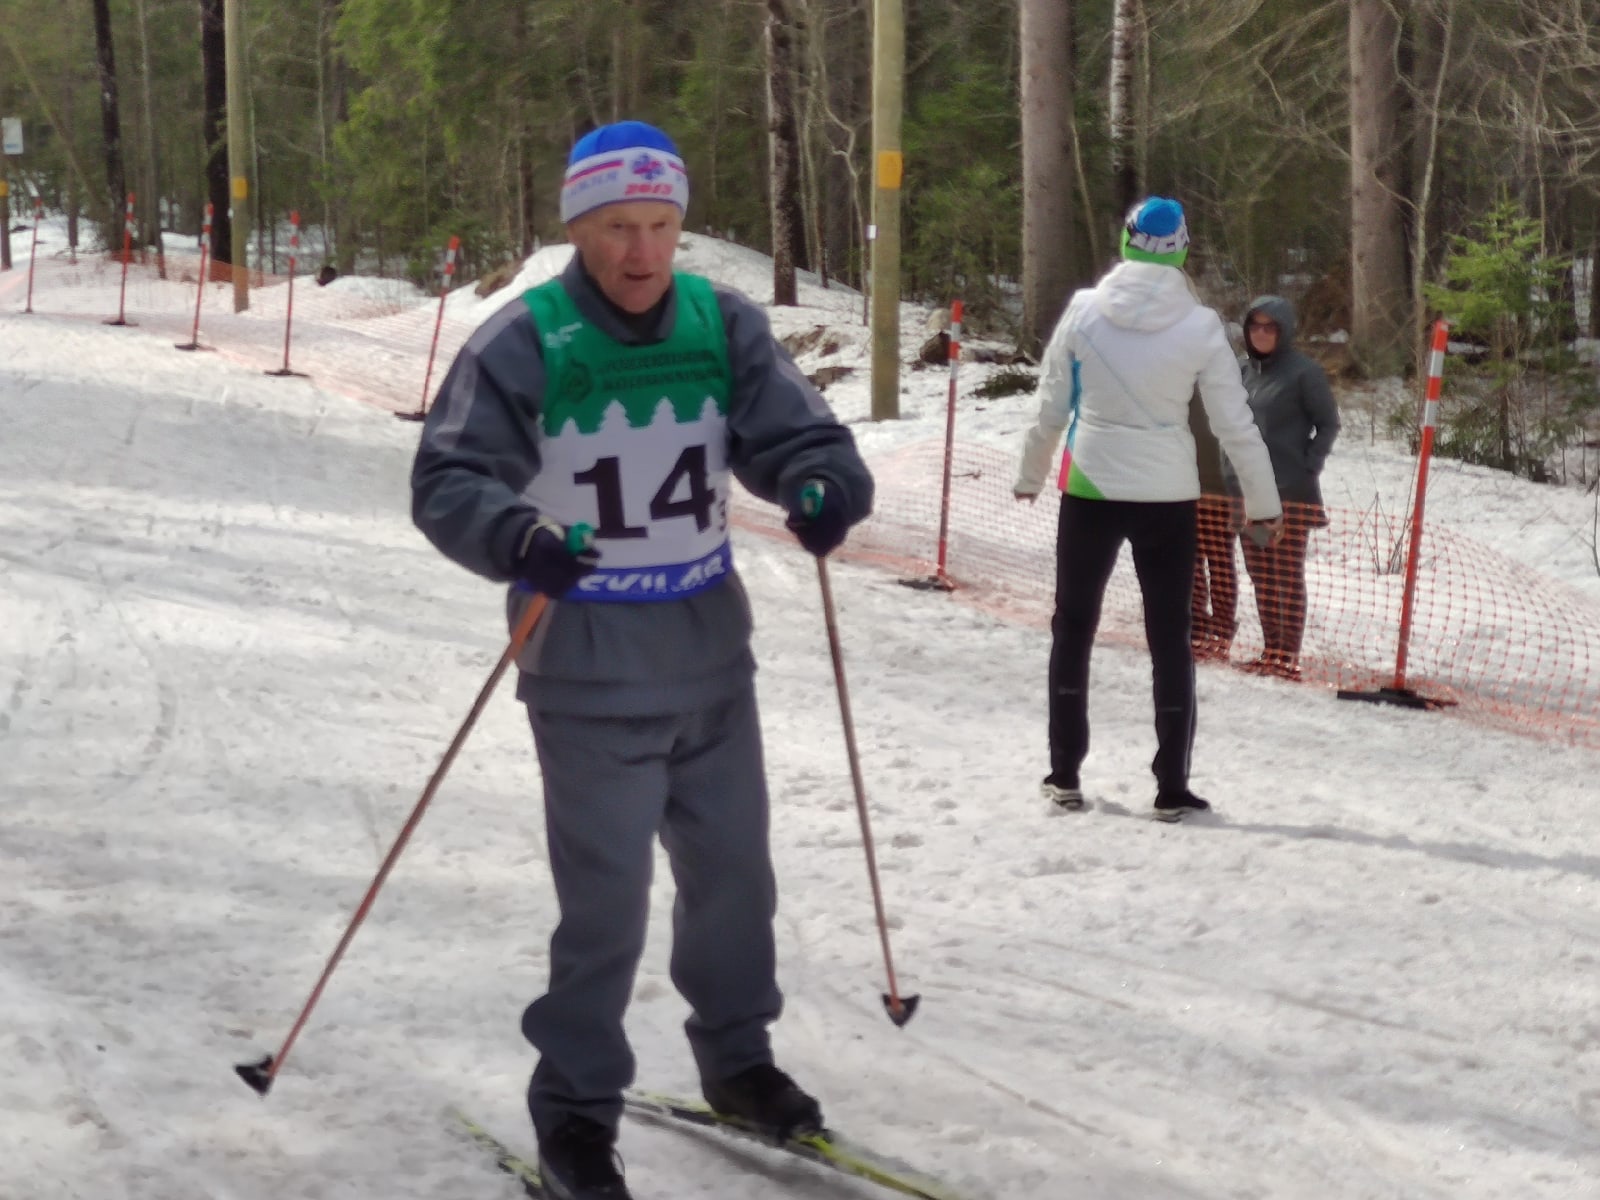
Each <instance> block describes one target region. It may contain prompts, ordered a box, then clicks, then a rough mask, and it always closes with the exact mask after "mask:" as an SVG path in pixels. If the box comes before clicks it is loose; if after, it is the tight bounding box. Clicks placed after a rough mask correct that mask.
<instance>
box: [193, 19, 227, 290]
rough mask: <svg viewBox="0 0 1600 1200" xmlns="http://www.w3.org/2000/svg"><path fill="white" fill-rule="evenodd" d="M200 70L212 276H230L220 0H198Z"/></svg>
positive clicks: (221, 277)
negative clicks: (203, 95) (203, 99)
mask: <svg viewBox="0 0 1600 1200" xmlns="http://www.w3.org/2000/svg"><path fill="white" fill-rule="evenodd" d="M200 70H201V75H202V77H203V88H204V93H205V113H204V115H203V116H202V118H201V126H202V129H203V131H204V132H203V136H204V137H205V142H206V198H207V200H208V201H209V202H210V204H211V264H212V269H213V272H214V273H213V274H212V276H211V277H212V278H213V279H219V280H228V279H231V278H232V277H233V275H232V272H231V269H230V264H232V262H233V218H232V217H231V216H230V214H229V208H228V205H229V199H228V142H227V138H226V136H225V131H224V121H225V120H226V118H227V112H228V69H227V58H226V52H225V49H224V46H223V21H222V0H200Z"/></svg>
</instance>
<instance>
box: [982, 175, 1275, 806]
mask: <svg viewBox="0 0 1600 1200" xmlns="http://www.w3.org/2000/svg"><path fill="white" fill-rule="evenodd" d="M1188 247H1189V233H1188V228H1187V225H1186V223H1185V221H1184V215H1183V207H1182V205H1180V204H1179V203H1178V202H1177V201H1176V200H1169V199H1167V198H1165V197H1162V196H1153V197H1151V198H1149V199H1147V200H1145V201H1142V202H1141V203H1139V204H1137V205H1135V206H1134V208H1133V210H1132V211H1131V212H1130V213H1129V214H1128V221H1127V225H1126V227H1125V228H1124V230H1123V235H1122V258H1123V261H1122V262H1120V263H1118V264H1117V265H1116V266H1115V267H1114V268H1112V269H1111V271H1109V272H1108V273H1107V274H1106V275H1105V276H1104V277H1102V278H1101V280H1100V281H1099V282H1098V283H1097V284H1096V285H1095V286H1094V287H1092V288H1084V289H1082V290H1080V291H1078V292H1077V293H1075V294H1074V295H1073V297H1072V300H1071V302H1070V303H1069V304H1068V305H1067V310H1066V312H1065V313H1063V314H1062V317H1061V320H1060V322H1059V323H1058V324H1057V325H1056V328H1055V332H1054V333H1053V334H1052V335H1051V337H1050V344H1049V346H1048V347H1046V349H1045V352H1044V361H1043V364H1042V366H1041V370H1040V376H1039V419H1038V422H1037V423H1036V424H1035V425H1034V427H1033V428H1032V429H1030V430H1029V431H1028V436H1027V442H1026V445H1025V446H1024V448H1023V452H1022V465H1021V469H1020V470H1019V472H1018V475H1017V481H1016V484H1015V485H1014V487H1013V489H1012V490H1013V492H1014V494H1015V495H1016V497H1017V499H1019V500H1029V501H1033V500H1036V499H1038V496H1039V492H1040V491H1041V489H1042V488H1043V486H1044V481H1045V475H1046V473H1047V472H1048V471H1049V468H1050V465H1051V460H1052V458H1053V457H1054V454H1055V448H1056V445H1057V443H1058V442H1059V441H1060V439H1061V434H1062V431H1063V430H1065V431H1066V435H1067V446H1066V452H1065V454H1064V455H1063V456H1062V459H1061V467H1060V470H1059V472H1058V475H1057V480H1056V483H1057V486H1058V487H1059V488H1060V489H1061V491H1062V492H1063V493H1064V494H1063V496H1062V500H1061V516H1060V521H1059V525H1058V529H1057V535H1056V611H1055V618H1054V620H1053V622H1052V623H1051V632H1052V635H1053V640H1052V645H1051V650H1050V717H1049V731H1050V774H1049V775H1047V776H1046V777H1045V780H1044V784H1043V792H1044V795H1045V797H1046V798H1047V799H1048V800H1049V801H1050V802H1051V805H1052V807H1053V808H1054V809H1055V810H1075V809H1081V808H1083V807H1084V799H1083V791H1082V788H1081V782H1080V779H1079V775H1078V772H1079V768H1080V767H1081V766H1082V765H1083V760H1084V757H1085V755H1087V753H1088V751H1089V702H1088V701H1089V697H1088V689H1089V655H1090V650H1091V648H1092V647H1093V644H1094V635H1095V630H1096V628H1097V626H1098V625H1099V622H1100V603H1101V598H1102V597H1103V595H1104V593H1105V587H1106V581H1107V580H1108V579H1109V578H1110V577H1111V571H1112V568H1113V567H1114V566H1115V565H1116V561H1117V555H1118V553H1119V551H1120V550H1121V547H1122V543H1123V542H1124V541H1126V542H1128V543H1130V545H1131V547H1132V551H1133V565H1134V569H1135V571H1136V573H1137V574H1138V577H1139V590H1140V592H1141V594H1142V595H1143V597H1144V625H1145V638H1146V640H1147V641H1148V642H1149V645H1150V658H1151V665H1152V668H1153V672H1152V673H1153V677H1154V691H1155V726H1156V741H1157V747H1158V748H1157V750H1156V756H1155V761H1154V762H1153V763H1152V769H1153V770H1154V772H1155V776H1156V800H1155V815H1156V817H1158V818H1159V819H1162V820H1167V821H1177V820H1181V819H1182V818H1183V817H1184V815H1185V814H1186V813H1190V812H1194V811H1200V810H1205V809H1208V808H1209V807H1210V805H1209V804H1207V803H1206V802H1205V801H1204V800H1202V799H1200V798H1199V797H1198V796H1196V795H1195V794H1194V793H1193V792H1191V791H1190V790H1189V756H1190V752H1191V750H1192V748H1193V745H1194V730H1195V698H1194V659H1193V657H1192V654H1191V650H1190V646H1189V598H1190V589H1191V588H1192V586H1193V581H1194V558H1195V508H1196V501H1197V500H1198V499H1199V496H1200V476H1199V470H1198V468H1197V466H1196V462H1195V444H1194V437H1193V435H1192V434H1191V433H1190V432H1189V424H1188V411H1189V404H1190V401H1191V399H1192V398H1193V396H1194V392H1195V389H1196V387H1197V386H1198V388H1199V391H1200V399H1201V403H1202V404H1203V406H1204V408H1205V413H1206V419H1207V421H1208V422H1209V424H1210V426H1211V429H1212V431H1213V432H1214V433H1215V434H1216V436H1217V440H1218V441H1219V442H1220V443H1221V445H1222V449H1223V451H1224V453H1226V454H1227V456H1228V459H1229V461H1230V462H1231V463H1232V464H1233V466H1234V469H1235V471H1236V473H1237V475H1238V478H1239V482H1240V485H1241V487H1242V489H1243V492H1244V509H1245V519H1246V522H1247V532H1248V533H1250V534H1251V536H1254V537H1258V538H1260V539H1262V540H1269V539H1274V538H1278V537H1281V536H1282V531H1283V518H1282V510H1281V508H1280V506H1279V503H1278V492H1277V488H1276V486H1275V485H1274V482H1273V476H1272V463H1271V461H1270V459H1269V458H1268V456H1267V448H1266V446H1265V445H1264V444H1263V442H1262V440H1261V434H1260V431H1259V430H1258V429H1257V428H1256V424H1255V421H1254V420H1253V419H1252V418H1251V415H1250V407H1249V404H1248V402H1247V400H1246V396H1245V390H1244V386H1243V385H1242V384H1241V383H1240V381H1239V365H1238V360H1237V359H1236V358H1235V357H1234V353H1233V350H1232V349H1231V348H1230V347H1229V345H1228V337H1227V334H1226V332H1225V331H1224V329H1223V326H1222V319H1221V318H1220V317H1219V316H1218V315H1217V314H1216V312H1215V311H1214V310H1212V309H1210V308H1207V307H1205V306H1204V305H1202V304H1201V303H1200V302H1199V301H1198V300H1197V299H1196V298H1195V294H1194V291H1193V289H1192V288H1191V287H1190V286H1189V280H1188V277H1187V276H1185V275H1184V273H1183V263H1184V260H1185V258H1187V256H1188Z"/></svg>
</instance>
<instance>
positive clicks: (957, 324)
mask: <svg viewBox="0 0 1600 1200" xmlns="http://www.w3.org/2000/svg"><path fill="white" fill-rule="evenodd" d="M961 316H962V305H961V301H959V300H957V301H956V302H955V303H953V304H952V305H951V306H950V398H949V402H948V403H947V404H946V405H945V418H944V493H943V495H941V496H940V498H939V569H938V572H937V574H936V575H935V576H934V581H935V582H936V583H937V584H938V586H939V587H941V588H943V589H944V590H945V591H947V592H949V591H954V590H955V586H956V585H955V584H953V583H951V582H950V576H949V575H947V574H946V573H945V564H946V559H947V555H948V554H949V550H950V471H951V467H952V463H953V460H954V455H955V440H956V376H957V375H958V374H959V372H960V370H961Z"/></svg>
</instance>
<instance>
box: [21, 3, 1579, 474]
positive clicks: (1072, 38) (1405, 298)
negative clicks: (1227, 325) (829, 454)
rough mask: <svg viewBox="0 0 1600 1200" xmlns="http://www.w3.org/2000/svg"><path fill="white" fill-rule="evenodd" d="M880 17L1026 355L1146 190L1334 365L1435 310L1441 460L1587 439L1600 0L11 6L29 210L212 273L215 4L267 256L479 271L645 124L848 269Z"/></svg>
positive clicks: (911, 139)
mask: <svg viewBox="0 0 1600 1200" xmlns="http://www.w3.org/2000/svg"><path fill="white" fill-rule="evenodd" d="M891 9H892V11H893V12H894V13H895V14H896V15H897V16H898V17H899V18H900V19H901V20H903V23H904V31H905V46H906V52H905V65H904V109H903V111H904V117H903V128H902V131H901V142H902V145H903V149H904V160H905V178H904V186H903V191H902V193H901V197H902V200H901V212H902V220H903V229H902V275H901V287H902V294H903V295H905V296H906V297H907V298H908V299H921V300H925V301H932V302H935V303H943V302H947V301H948V299H950V298H953V297H956V296H959V297H961V298H963V299H964V301H965V304H966V309H967V314H968V321H969V324H971V325H973V326H975V327H976V328H977V329H978V330H980V331H983V332H987V333H990V334H997V333H998V334H1001V335H1003V336H1008V337H1013V338H1014V339H1015V340H1016V342H1017V344H1018V346H1019V348H1021V349H1022V350H1023V351H1024V352H1028V351H1030V350H1036V349H1037V346H1038V344H1039V342H1040V340H1041V339H1042V338H1043V337H1045V336H1047V335H1048V333H1049V329H1050V326H1051V325H1052V324H1053V322H1054V320H1055V317H1056V316H1057V315H1058V313H1059V311H1060V308H1061V306H1062V305H1063V304H1064V302H1065V299H1066V297H1067V296H1068V295H1069V294H1070V292H1071V289H1072V288H1073V287H1075V286H1078V285H1081V284H1082V283H1084V282H1087V281H1089V280H1091V279H1092V278H1093V277H1094V276H1095V275H1097V274H1098V273H1099V271H1100V270H1102V269H1103V268H1104V266H1105V265H1106V264H1107V263H1108V262H1109V261H1110V260H1111V259H1112V257H1113V255H1114V252H1115V248H1116V237H1117V231H1118V229H1119V227H1120V224H1121V217H1122V214H1123V213H1124V212H1125V211H1126V208H1127V206H1128V204H1129V203H1130V202H1131V201H1132V200H1133V199H1134V198H1136V197H1137V196H1139V195H1141V194H1144V193H1148V192H1159V193H1163V194H1169V195H1175V196H1178V197H1180V198H1181V199H1182V200H1183V202H1184V204H1185V205H1186V207H1187V209H1188V213H1189V221H1190V226H1191V230H1192V232H1193V234H1194V236H1195V251H1194V254H1193V256H1192V258H1191V273H1192V274H1193V275H1194V277H1195V279H1196V282H1197V286H1198V287H1199V290H1200V291H1201V293H1202V295H1203V296H1204V298H1205V299H1206V300H1207V301H1208V302H1209V303H1212V304H1214V305H1216V306H1217V307H1218V308H1220V309H1221V310H1222V311H1223V312H1224V313H1225V314H1227V315H1230V316H1237V315H1238V312H1239V310H1240V308H1241V306H1242V305H1243V304H1244V303H1246V302H1247V300H1248V298H1249V297H1250V296H1251V295H1254V294H1257V293H1261V292H1269V291H1270V292H1278V293H1281V294H1286V295H1288V296H1289V297H1290V298H1291V299H1293V300H1295V301H1296V303H1297V304H1298V305H1299V306H1300V309H1301V314H1302V323H1303V329H1304V331H1305V333H1306V334H1308V335H1311V336H1317V335H1323V336H1327V335H1332V336H1333V337H1334V338H1335V339H1336V340H1335V341H1334V342H1333V343H1329V344H1325V345H1324V348H1323V350H1324V357H1325V358H1327V359H1329V362H1330V365H1331V366H1333V367H1335V369H1336V370H1341V371H1348V372H1350V373H1351V374H1353V375H1364V376H1368V377H1375V376H1386V375H1392V374H1397V373H1402V372H1405V371H1408V370H1411V369H1414V368H1415V366H1416V365H1417V364H1418V363H1420V362H1421V358H1422V354H1423V347H1424V344H1425V334H1426V329H1427V326H1428V323H1429V322H1430V321H1431V320H1432V318H1433V317H1435V316H1438V315H1445V316H1447V317H1449V318H1450V319H1451V320H1452V323H1453V326H1454V328H1455V330H1456V335H1457V336H1458V337H1462V338H1465V339H1467V340H1468V341H1469V342H1470V343H1471V344H1472V346H1473V347H1474V352H1473V353H1471V354H1468V355H1464V356H1461V362H1460V364H1458V367H1457V368H1456V369H1462V370H1464V371H1465V372H1466V374H1465V376H1464V378H1463V379H1462V380H1461V381H1460V382H1459V383H1458V386H1457V395H1458V396H1459V397H1460V399H1461V403H1460V404H1459V405H1457V406H1455V410H1454V412H1453V413H1452V415H1451V417H1450V418H1449V422H1450V424H1449V427H1448V428H1447V429H1446V430H1445V431H1444V434H1443V436H1442V438H1441V445H1440V449H1441V450H1442V451H1443V452H1445V453H1455V454H1457V455H1458V456H1460V457H1464V458H1468V459H1470V460H1473V461H1480V462H1486V463H1488V464H1490V465H1495V466H1502V467H1506V468H1509V469H1514V470H1517V471H1520V472H1523V473H1526V474H1528V475H1531V476H1533V477H1535V478H1540V477H1549V476H1550V475H1551V474H1552V472H1554V473H1556V474H1565V473H1566V469H1567V463H1568V462H1569V461H1571V459H1570V455H1569V454H1568V453H1567V451H1568V450H1570V449H1571V448H1572V447H1573V446H1577V447H1579V448H1580V449H1581V448H1582V447H1583V445H1584V443H1585V442H1586V441H1588V440H1590V438H1591V436H1592V430H1591V428H1590V426H1591V423H1592V421H1593V416H1594V413H1595V409H1596V399H1597V398H1596V388H1595V380H1594V374H1595V373H1594V370H1593V367H1592V365H1591V364H1589V363H1586V362H1585V361H1584V359H1583V350H1584V342H1583V339H1584V338H1585V337H1587V338H1590V339H1593V338H1595V337H1597V336H1600V273H1597V272H1595V271H1593V270H1591V269H1589V264H1590V263H1592V262H1593V261H1594V260H1595V258H1596V249H1597V246H1600V0H1540V3H1537V4H1532V3H1527V2H1526V0H1409V2H1405V3H1397V2H1391V0H995V2H989V0H986V2H983V3H975V2H971V0H891V3H885V0H877V2H876V3H874V2H873V0H3V2H0V112H3V113H4V114H5V115H8V116H10V115H15V116H20V117H21V118H22V122H23V131H24V133H25V143H26V151H25V153H23V154H21V155H18V156H13V157H10V158H8V159H6V160H5V166H6V169H7V172H8V176H9V180H10V183H11V190H12V201H13V211H14V213H15V212H17V211H21V212H26V211H27V207H28V206H29V205H31V204H32V203H33V202H35V201H36V200H37V201H42V203H43V204H44V205H46V206H47V207H49V208H50V209H51V210H53V211H61V212H65V213H66V214H67V215H68V217H69V219H71V220H72V221H73V222H74V227H75V228H76V223H77V222H78V220H79V218H80V217H81V218H82V220H83V222H84V224H85V226H86V228H85V231H84V236H85V240H86V241H87V242H88V243H90V244H98V245H100V246H115V245H117V244H118V243H120V240H121V226H122V220H121V218H122V206H123V197H124V196H125V195H127V194H128V193H130V192H131V193H134V194H135V195H136V196H137V201H136V218H135V219H136V225H137V229H138V234H137V241H138V243H139V244H140V246H141V247H156V248H159V247H160V246H161V244H162V240H163V238H164V237H174V236H179V237H182V238H185V239H193V238H196V237H197V236H198V235H199V232H200V228H201V221H202V213H203V211H204V208H205V205H206V204H207V202H208V201H209V202H211V203H212V204H213V205H214V206H215V208H216V210H217V213H218V218H217V220H216V223H215V224H216V228H215V229H214V241H213V247H212V249H213V252H214V254H215V256H216V258H217V259H218V261H220V262H221V263H223V264H226V263H228V262H229V261H231V256H230V252H229V238H228V212H227V208H228V203H227V202H228V194H229V193H228V186H229V174H228V162H227V157H226V150H227V121H228V115H229V114H228V112H227V105H226V94H227V90H226V80H225V65H224V55H223V36H222V35H223V22H224V16H225V10H226V13H227V15H229V16H231V17H233V18H234V19H237V20H239V21H240V22H241V23H242V26H243V39H242V45H243V50H244V53H243V58H242V68H243V73H244V74H245V75H246V77H247V78H246V82H247V85H248V86H247V90H246V92H245V94H246V95H247V96H248V110H249V111H248V113H247V114H243V119H245V120H247V121H248V125H249V129H248V135H249V137H248V145H249V146H250V154H251V159H252V162H251V164H250V168H251V169H250V175H251V178H252V179H253V181H254V185H253V189H252V193H253V194H252V196H251V197H250V201H249V204H250V206H251V211H250V212H249V213H248V214H246V215H247V219H248V220H249V221H250V223H251V225H252V227H253V229H254V231H255V236H256V239H257V240H256V244H255V247H254V253H255V254H256V255H257V256H259V257H260V258H261V260H262V261H264V262H267V263H271V262H273V261H274V260H277V259H278V258H279V256H280V255H281V254H282V253H283V252H284V249H285V247H282V246H281V245H280V244H279V243H278V240H277V239H278V234H277V231H278V230H279V229H280V228H281V226H282V221H283V218H284V216H285V215H286V214H287V213H288V212H289V211H291V210H293V211H297V212H298V213H300V214H301V216H302V219H303V220H304V221H305V222H306V223H307V224H308V225H310V226H314V227H315V228H316V231H317V238H316V239H315V242H314V245H315V247H316V249H315V254H316V255H318V256H320V257H322V258H324V259H325V260H326V264H327V265H331V266H332V267H334V268H335V269H336V270H337V271H339V272H340V273H349V272H351V271H357V270H360V271H376V272H378V273H386V274H392V275H405V276H408V277H410V278H412V279H413V280H415V281H416V282H418V283H427V282H429V281H430V280H434V279H437V275H436V272H437V270H438V264H439V260H440V251H441V248H442V246H443V245H444V243H445V242H446V241H447V240H448V239H449V238H450V237H452V236H459V237H460V238H461V239H462V250H461V260H460V267H459V273H458V276H457V278H459V279H463V280H472V279H474V278H477V277H480V276H483V275H486V274H489V273H491V272H493V271H494V270H495V269H496V268H498V267H502V266H504V265H506V264H514V263H518V262H520V261H521V260H522V259H524V258H525V257H526V256H527V255H528V254H530V253H532V252H533V250H534V249H536V248H537V247H538V246H539V245H540V244H541V243H543V242H547V241H552V240H560V239H561V238H562V236H563V235H562V229H561V225H560V221H559V215H558V212H557V207H556V197H557V193H558V188H559V181H560V178H561V173H562V170H563V168H564V165H565V160H566V154H567V151H568V149H569V148H570V146H571V144H572V142H573V140H574V139H575V138H576V137H577V136H579V135H581V134H582V133H583V132H585V131H586V130H588V129H590V128H592V127H594V126H595V125H597V124H600V123H604V122H607V121H612V120H617V119H622V118H637V119H642V120H648V121H652V122H654V123H657V124H659V125H661V126H662V127H663V128H665V129H667V130H668V131H670V132H671V133H672V135H673V136H674V137H675V139H676V140H677V141H678V144H679V146H680V148H681V149H682V151H683V153H684V157H685V160H686V162H687V164H688V167H689V173H690V177H691V179H692V181H693V189H692V193H693V194H692V200H691V204H690V210H689V214H688V219H687V221H686V226H687V227H688V228H690V229H693V230H696V231H700V232H710V233H715V234H717V235H719V236H722V237H726V238H728V239H730V240H735V241H738V242H740V243H743V244H745V245H749V246H752V247H756V248H759V249H761V250H763V251H765V252H768V253H771V254H772V255H773V256H774V258H775V260H777V262H778V264H779V268H778V269H779V270H783V269H785V267H788V268H800V269H809V270H812V271H815V272H818V273H819V274H820V275H822V276H823V278H824V279H825V280H827V279H832V280H837V281H839V282H841V283H843V284H846V285H848V286H852V287H862V286H864V285H866V284H867V283H868V282H869V281H868V280H867V279H866V278H865V276H866V267H867V264H868V253H867V244H866V236H867V229H868V227H869V225H870V224H871V222H872V220H873V216H872V211H871V207H872V203H873V199H874V195H873V178H872V170H871V167H872V148H873V130H872V115H873V113H872V68H873V38H874V30H873V23H874V21H875V20H878V21H880V22H881V21H883V20H884V19H885V16H884V14H885V12H887V11H890V10H891ZM316 265H321V264H316ZM1346 334H1347V335H1348V340H1343V339H1344V336H1345V335H1346ZM1335 348H1336V349H1335ZM1395 419H1396V421H1397V422H1398V423H1399V424H1401V425H1406V424H1410V425H1412V426H1413V427H1414V420H1415V414H1414V413H1413V412H1410V411H1407V412H1404V413H1400V414H1396V415H1395ZM1577 462H1578V464H1579V466H1578V471H1579V473H1580V476H1587V474H1588V467H1587V465H1586V464H1587V462H1588V457H1587V456H1585V455H1583V454H1582V453H1580V454H1579V457H1578V459H1577ZM1580 482H1584V483H1589V482H1591V481H1590V480H1589V479H1587V478H1580Z"/></svg>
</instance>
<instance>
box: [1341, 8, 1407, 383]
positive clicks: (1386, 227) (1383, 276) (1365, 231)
mask: <svg viewBox="0 0 1600 1200" xmlns="http://www.w3.org/2000/svg"><path fill="white" fill-rule="evenodd" d="M1399 42H1400V23H1399V19H1398V18H1397V17H1396V15H1395V12H1394V10H1393V9H1392V8H1391V7H1390V5H1389V3H1388V0H1351V4H1350V159H1351V162H1350V217H1351V255H1350V257H1351V264H1350V265H1351V271H1350V274H1351V326H1352V328H1351V331H1350V350H1351V353H1352V355H1353V356H1354V357H1355V360H1356V362H1357V364H1358V365H1359V366H1360V367H1361V368H1362V370H1364V371H1365V372H1366V373H1367V374H1368V375H1369V376H1377V375H1391V374H1394V373H1396V372H1398V371H1400V370H1401V369H1402V367H1403V364H1404V360H1405V348H1406V344H1407V341H1408V340H1409V339H1408V337H1407V325H1408V322H1407V320H1406V316H1405V314H1406V305H1407V295H1406V291H1407V289H1406V241H1405V224H1404V220H1403V217H1402V213H1401V204H1400V201H1401V197H1400V153H1399V145H1400V128H1399V112H1400V79H1399V66H1398V62H1397V57H1396V56H1397V51H1398V48H1399Z"/></svg>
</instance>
